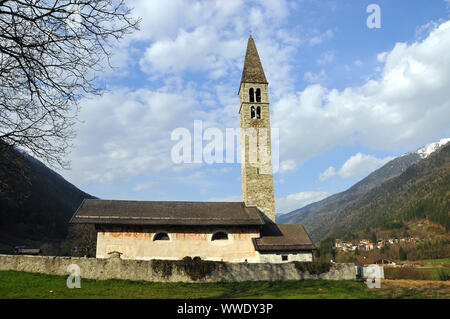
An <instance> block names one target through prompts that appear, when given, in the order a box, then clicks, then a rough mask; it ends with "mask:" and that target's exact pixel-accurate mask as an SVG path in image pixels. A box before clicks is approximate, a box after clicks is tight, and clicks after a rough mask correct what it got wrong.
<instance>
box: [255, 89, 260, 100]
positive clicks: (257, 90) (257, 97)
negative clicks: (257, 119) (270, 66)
mask: <svg viewBox="0 0 450 319" xmlns="http://www.w3.org/2000/svg"><path fill="white" fill-rule="evenodd" d="M256 102H261V89H256Z"/></svg>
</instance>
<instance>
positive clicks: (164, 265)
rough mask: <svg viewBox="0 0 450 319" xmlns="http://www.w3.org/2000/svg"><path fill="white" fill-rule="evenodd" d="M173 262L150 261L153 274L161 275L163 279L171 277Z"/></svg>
mask: <svg viewBox="0 0 450 319" xmlns="http://www.w3.org/2000/svg"><path fill="white" fill-rule="evenodd" d="M172 269H173V262H172V261H170V260H157V259H154V260H152V270H153V272H155V273H157V274H159V275H161V277H163V278H169V277H170V276H172Z"/></svg>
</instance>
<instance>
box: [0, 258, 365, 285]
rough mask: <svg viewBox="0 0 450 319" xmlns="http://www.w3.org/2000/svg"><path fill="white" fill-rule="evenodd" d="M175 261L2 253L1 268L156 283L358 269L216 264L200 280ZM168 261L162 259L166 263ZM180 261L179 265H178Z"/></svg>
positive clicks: (339, 275)
mask: <svg viewBox="0 0 450 319" xmlns="http://www.w3.org/2000/svg"><path fill="white" fill-rule="evenodd" d="M168 262H169V263H172V264H171V265H172V266H173V267H172V266H171V271H170V273H169V275H167V272H165V271H164V270H163V271H161V268H155V264H156V262H155V261H145V260H123V259H120V258H117V257H113V258H108V259H98V258H77V257H47V256H16V255H0V270H14V271H25V272H34V273H43V274H51V275H61V276H68V275H69V273H68V272H67V267H68V266H69V265H71V264H76V265H78V266H79V267H80V270H81V279H82V280H83V278H85V279H99V280H104V279H113V278H114V279H127V280H145V281H155V282H219V281H224V282H241V281H277V280H306V279H312V280H314V279H330V280H354V279H356V270H355V265H354V264H333V265H332V266H331V269H330V271H329V272H327V273H323V274H320V275H310V274H309V273H307V272H306V273H304V272H299V271H298V269H297V268H296V267H295V264H294V263H284V264H270V263H265V264H252V263H216V262H209V264H208V265H209V266H211V265H212V264H213V265H212V266H213V267H212V270H211V272H210V273H209V274H208V275H206V276H204V277H202V278H200V279H197V280H193V279H192V275H189V274H187V273H186V271H183V270H182V267H177V265H178V266H180V265H181V264H180V262H179V261H176V262H175V261H168ZM164 263H167V261H165V262H162V263H161V264H163V265H164ZM177 263H178V264H177Z"/></svg>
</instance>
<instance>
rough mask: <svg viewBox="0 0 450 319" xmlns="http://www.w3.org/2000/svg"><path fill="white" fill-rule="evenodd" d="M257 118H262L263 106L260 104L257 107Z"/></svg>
mask: <svg viewBox="0 0 450 319" xmlns="http://www.w3.org/2000/svg"><path fill="white" fill-rule="evenodd" d="M256 118H257V119H260V118H261V107H260V106H258V107H257V108H256Z"/></svg>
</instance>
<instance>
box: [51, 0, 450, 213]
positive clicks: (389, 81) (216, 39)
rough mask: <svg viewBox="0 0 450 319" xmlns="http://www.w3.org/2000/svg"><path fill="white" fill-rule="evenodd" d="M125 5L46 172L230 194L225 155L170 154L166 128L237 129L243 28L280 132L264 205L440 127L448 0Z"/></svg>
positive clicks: (448, 100)
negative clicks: (209, 159) (115, 35)
mask: <svg viewBox="0 0 450 319" xmlns="http://www.w3.org/2000/svg"><path fill="white" fill-rule="evenodd" d="M127 3H128V5H129V6H130V7H132V8H133V15H135V16H136V17H140V18H141V19H142V22H141V29H140V31H138V32H135V33H133V34H132V35H129V36H127V37H126V38H125V39H123V41H121V42H120V43H118V44H117V45H116V47H115V48H114V50H113V51H114V55H113V58H112V64H113V65H114V69H108V68H105V69H104V70H103V72H102V73H99V74H97V76H98V78H99V84H100V85H102V86H104V87H105V88H106V89H107V90H108V92H107V93H105V94H103V95H102V96H100V97H89V96H88V97H85V98H83V99H82V100H81V101H80V106H81V111H80V114H79V118H80V121H79V123H77V125H76V132H77V137H76V138H75V139H74V140H73V143H72V144H73V147H72V150H71V153H70V155H69V160H70V161H71V169H70V170H58V172H59V173H60V174H61V175H63V177H65V178H66V179H67V180H68V181H70V182H71V183H73V184H74V185H76V186H77V187H79V188H80V189H82V190H83V191H85V192H87V193H90V194H91V195H94V196H97V197H99V198H102V199H122V200H125V199H126V200H172V201H174V200H180V201H241V180H240V174H241V170H240V163H239V162H238V161H237V160H235V161H234V163H212V164H211V163H206V162H205V161H203V162H201V163H176V162H175V161H174V160H173V157H172V156H171V154H172V150H173V148H174V145H176V144H177V140H173V139H172V134H173V132H174V131H175V130H176V129H179V128H182V129H185V130H188V131H189V132H191V134H192V136H193V134H194V121H201V123H202V126H203V130H204V132H205V130H206V129H207V128H217V129H219V130H221V131H223V132H225V130H226V128H237V127H239V117H238V110H239V103H238V96H237V92H238V89H239V85H240V78H241V73H242V67H243V63H244V55H245V49H246V45H247V39H248V36H249V33H250V32H251V33H252V36H253V38H254V40H255V43H256V46H257V49H258V52H259V55H260V58H261V62H262V65H263V68H264V71H265V74H266V77H267V80H268V82H269V99H270V113H271V126H272V128H276V129H278V132H279V143H278V144H277V143H275V144H277V145H278V146H277V150H279V152H277V153H278V154H279V157H278V158H279V160H278V163H279V169H277V172H276V173H275V174H274V189H275V205H276V213H277V214H282V213H287V212H290V211H291V210H294V209H297V208H300V207H303V206H305V205H307V204H309V203H311V202H314V201H318V200H320V199H323V198H325V197H327V196H329V195H332V194H334V193H337V192H340V191H343V190H345V189H347V188H348V187H350V186H351V185H353V184H354V183H355V182H357V181H359V180H361V179H362V178H364V177H365V176H367V175H368V174H369V173H370V172H372V171H373V170H375V169H377V168H379V167H381V166H382V165H383V164H385V163H386V162H388V161H389V160H391V159H393V158H394V157H396V156H399V155H402V154H404V153H406V152H410V151H414V150H416V149H417V148H419V147H422V146H423V145H425V144H428V143H431V142H435V141H438V140H440V139H441V138H446V137H449V136H450V125H449V124H450V123H449V122H450V90H449V88H450V54H449V52H450V19H449V17H450V1H449V0H446V1H444V0H430V1H411V0H395V1H392V0H386V1H382V0H371V1H364V0H358V1H356V0H339V1H338V0H324V1H313V0H303V1H287V0H277V1H273V0H267V1H243V0H227V1H218V0H217V1H211V0H207V1H206V0H205V1H199V0H192V1H188V0H183V1H181V0H170V1H160V0H155V1H152V0H135V1H128V2H127ZM371 4H375V5H377V8H379V9H380V11H379V13H380V14H379V19H378V20H377V19H376V18H377V16H375V14H376V13H377V12H378V11H377V10H375V11H373V9H371V10H368V6H369V5H371ZM369 8H371V7H369ZM374 19H375V20H374ZM368 20H369V23H368ZM375 22H379V24H378V25H376V23H375ZM374 23H375V27H373V26H374ZM369 26H371V28H370V27H369ZM200 140H201V138H200ZM206 144H208V139H207V137H206V136H204V137H203V146H205V145H206ZM274 147H275V146H274ZM226 150H227V151H229V149H228V148H227V149H226ZM235 151H237V150H235Z"/></svg>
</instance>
